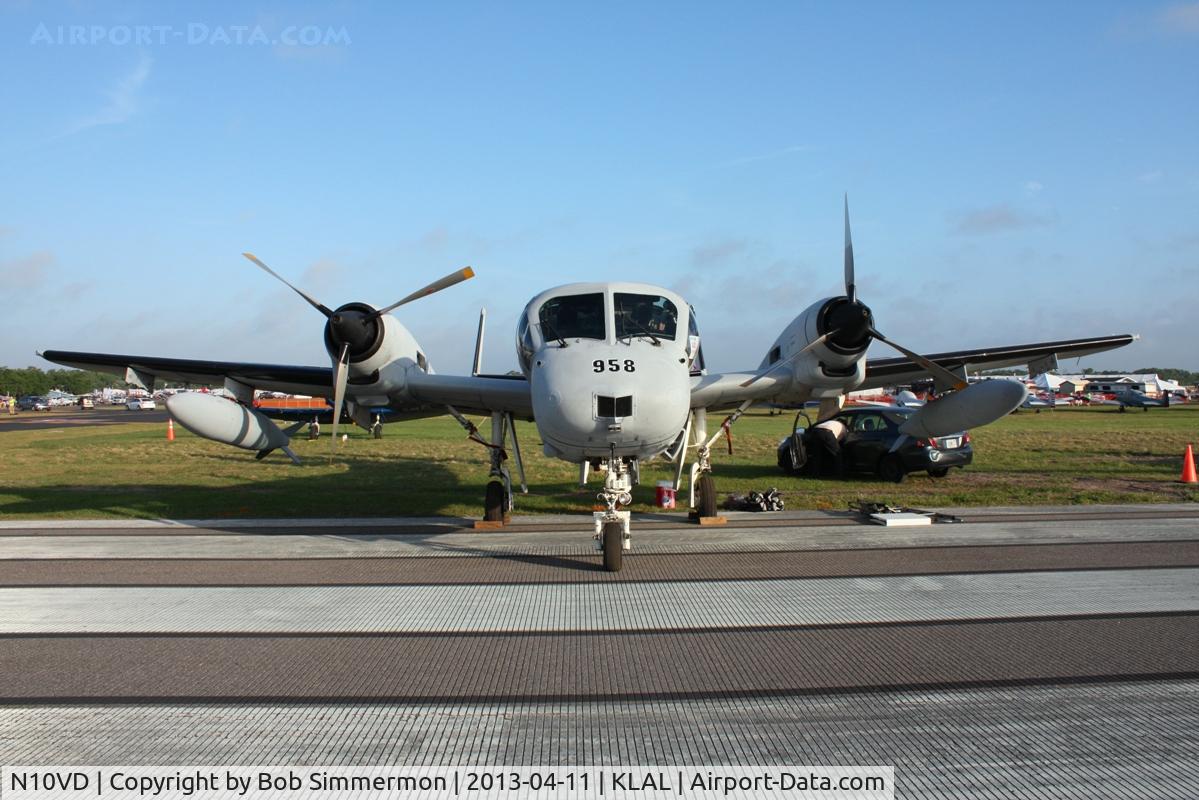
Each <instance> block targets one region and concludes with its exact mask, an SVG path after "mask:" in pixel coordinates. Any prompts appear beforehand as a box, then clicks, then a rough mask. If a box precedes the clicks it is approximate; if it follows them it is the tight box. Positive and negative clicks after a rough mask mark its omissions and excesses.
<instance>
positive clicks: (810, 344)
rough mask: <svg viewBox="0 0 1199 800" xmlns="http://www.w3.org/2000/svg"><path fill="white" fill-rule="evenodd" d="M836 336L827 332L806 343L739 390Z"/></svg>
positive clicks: (742, 386)
mask: <svg viewBox="0 0 1199 800" xmlns="http://www.w3.org/2000/svg"><path fill="white" fill-rule="evenodd" d="M836 334H837V331H835V330H834V331H829V332H828V333H826V334H824V335H823V336H818V337H816V338H815V339H813V340H812V341H810V342H808V343H807V344H806V345H805V346H804V348H803V349H802V350H799V351H797V352H795V353H792V354H791V355H789V356H787V357H786V358H784V359H783V360H782V361H777V362H775V363H774V364H771V365H770V366H769V367H767V368H766V369H764V370H762V371H761V372H759V373H758V374H757V375H754V376H753V377H752V378H750V379H749V380H747V381H745V382H744V383H742V384H741V388H742V389H747V388H749V387H750V386H753V385H754V384H755V383H757V382H758V381H760V380H762V379H763V378H765V377H766V376H767V375H769V374H770V373H772V372H774V371H775V370H776V369H781V368H782V367H784V366H786V365H787V364H790V363H791V362H792V361H794V360H795V359H797V358H799V357H800V356H802V355H803V354H804V353H806V352H808V351H809V350H812V349H813V348H815V347H816V346H817V345H821V344H824V343H825V342H827V341H828V340H829V338H830V337H832V336H835V335H836Z"/></svg>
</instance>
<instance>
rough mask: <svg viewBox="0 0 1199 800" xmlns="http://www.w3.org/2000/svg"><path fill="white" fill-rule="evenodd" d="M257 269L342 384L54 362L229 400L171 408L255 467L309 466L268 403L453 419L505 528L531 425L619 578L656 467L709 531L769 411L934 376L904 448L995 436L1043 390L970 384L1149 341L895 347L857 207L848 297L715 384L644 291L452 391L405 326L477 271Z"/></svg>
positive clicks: (825, 406)
mask: <svg viewBox="0 0 1199 800" xmlns="http://www.w3.org/2000/svg"><path fill="white" fill-rule="evenodd" d="M246 257H247V258H248V259H250V260H251V261H253V262H254V263H255V264H256V265H257V266H258V267H260V268H261V269H262V270H264V271H266V272H268V273H269V274H271V275H272V276H273V277H275V278H276V279H278V280H280V281H282V282H283V283H284V284H286V285H287V286H289V287H290V288H291V289H292V290H294V291H295V292H296V293H297V294H299V295H300V296H301V297H302V298H304V300H305V301H307V302H308V303H309V304H310V305H311V306H312V307H313V308H315V309H316V310H317V311H319V312H320V313H321V314H322V315H324V317H325V326H324V344H325V348H326V350H327V351H328V353H329V356H330V359H331V361H332V366H331V367H302V366H285V365H274V364H247V363H240V362H233V361H196V360H185V359H175V358H158V357H145V356H132V355H115V354H103V353H82V352H68V351H62V350H49V351H46V352H45V353H43V354H42V355H43V357H44V358H46V359H47V360H49V361H53V362H55V363H58V364H63V365H66V366H72V367H80V368H85V369H95V370H105V371H109V372H114V373H116V374H120V375H124V376H125V379H126V380H127V381H128V382H130V383H132V384H134V385H138V386H143V387H145V388H148V389H151V388H153V386H154V383H155V381H157V380H171V381H182V382H187V383H193V384H209V385H212V384H217V385H220V384H223V386H224V387H225V388H226V390H227V391H228V393H229V394H230V395H232V397H233V398H235V399H236V400H237V402H236V403H230V402H228V401H227V400H225V399H221V398H218V397H213V396H211V395H206V394H201V393H182V394H178V395H176V396H175V397H173V398H171V400H170V401H169V402H168V408H169V410H170V411H171V414H172V415H173V416H174V417H175V419H176V420H177V421H178V422H179V423H181V424H182V425H184V426H185V427H187V428H188V429H189V430H191V431H193V432H194V433H196V434H198V435H200V436H204V437H206V438H209V439H213V440H215V441H219V442H224V443H227V444H231V445H234V446H236V447H241V448H244V449H248V450H254V451H256V452H257V453H258V457H260V458H261V457H262V456H264V455H266V454H267V453H270V452H272V451H273V450H276V449H278V450H282V451H284V452H286V453H288V454H289V455H291V456H292V458H293V459H294V458H295V457H294V454H292V453H291V452H290V450H289V449H288V443H289V438H288V436H289V434H290V433H291V432H292V430H293V429H288V430H283V429H280V428H279V427H277V426H276V425H275V424H274V423H273V422H271V421H270V420H269V419H268V418H267V417H266V416H264V415H263V414H262V413H261V412H259V411H258V410H256V409H255V408H254V407H253V395H254V391H255V390H256V389H264V390H272V391H280V392H289V393H297V394H309V395H317V396H325V397H331V399H332V403H333V409H334V413H333V417H332V420H333V428H334V430H333V438H334V440H336V427H337V424H338V421H339V420H340V418H341V416H342V411H343V408H344V409H345V410H346V411H347V412H348V414H349V416H350V417H351V418H352V419H354V420H355V421H356V422H357V423H358V424H360V425H362V426H363V427H369V426H370V425H371V424H372V422H373V420H372V415H371V409H378V408H381V407H387V408H389V409H391V410H393V411H394V413H395V415H397V416H404V415H407V416H420V415H425V416H429V415H434V414H441V413H449V414H452V415H453V416H454V417H455V418H457V419H458V421H459V422H460V423H462V424H463V425H464V427H465V428H466V429H467V430H468V432H469V435H470V437H471V438H472V439H474V440H476V441H478V442H479V443H480V444H482V445H484V446H486V447H487V448H488V449H489V451H490V453H491V458H490V474H489V476H488V482H487V488H486V492H485V500H484V518H485V519H486V520H491V521H494V522H501V521H502V520H503V519H504V518H505V515H506V513H507V512H508V511H509V510H511V508H512V504H513V501H512V496H513V491H512V479H511V476H510V474H509V472H508V469H507V466H506V464H505V460H506V447H507V444H508V441H509V440H511V443H512V451H513V455H514V461H515V465H516V467H517V470H518V473H519V478H520V483H521V485H522V487H524V484H525V477H524V466H523V461H522V459H521V453H520V445H519V443H518V442H517V440H516V430H515V428H514V426H513V421H514V420H515V419H524V420H531V421H533V422H534V423H535V424H536V425H537V430H538V433H539V434H540V436H541V439H542V442H543V446H544V451H545V453H546V455H548V456H552V457H556V458H561V459H565V460H566V461H569V462H572V463H575V464H578V465H579V466H580V475H581V480H582V481H583V482H586V480H587V476H588V473H589V471H590V470H592V469H594V470H598V471H599V472H601V473H602V474H603V489H602V490H601V491H600V492H599V499H600V500H601V501H602V502H603V508H604V510H603V511H597V512H596V513H595V515H594V522H595V539H596V541H597V547H598V548H599V549H601V550H602V551H603V560H604V565H605V567H606V568H607V569H609V570H619V569H620V567H621V564H622V558H623V553H624V551H625V550H628V549H630V548H631V537H630V529H629V512H628V511H627V510H623V509H624V507H627V506H628V505H629V504H630V503H631V502H632V494H631V493H632V488H633V486H634V485H635V484H636V483H637V482H638V476H639V467H640V464H641V463H642V462H643V461H645V460H647V459H651V458H656V457H665V458H667V459H670V460H671V461H673V462H674V464H675V486H676V488H679V487H680V486H681V483H682V477H683V473H684V471H688V472H689V478H690V480H689V483H688V486H689V499H690V505H691V507H692V508H694V509H696V511H697V512H698V514H699V516H701V517H712V516H715V514H716V487H715V483H714V481H713V478H712V472H713V466H712V464H713V449H712V448H713V445H714V444H715V443H716V441H717V439H718V438H719V437H720V436H721V435H722V434H724V433H725V432H727V430H728V429H729V427H730V426H731V425H733V424H734V423H735V422H736V421H737V419H738V418H739V417H740V416H741V415H742V414H743V413H744V412H745V411H746V409H748V408H749V407H750V406H751V405H753V404H754V403H759V402H773V403H780V404H803V403H805V402H808V401H818V402H819V404H820V406H821V417H824V416H827V415H829V414H831V413H833V412H834V411H835V410H836V409H838V408H839V407H840V405H841V403H842V402H843V399H844V396H845V395H846V394H847V393H848V392H850V391H853V390H856V389H871V388H881V387H884V386H892V385H896V384H904V383H910V382H911V381H913V380H918V379H927V378H929V377H930V376H931V377H932V379H933V380H934V381H935V383H936V384H937V389H938V393H939V394H940V395H941V396H940V397H938V399H937V400H935V401H932V402H930V403H927V404H926V405H925V406H923V407H922V408H921V409H920V410H919V411H918V412H916V413H915V414H913V415H912V416H911V419H909V420H908V421H907V422H906V423H905V425H904V429H903V433H905V434H907V435H909V436H915V437H926V436H934V437H935V436H941V435H943V434H945V433H950V432H954V431H960V430H965V429H968V428H975V427H978V426H980V425H984V424H987V423H989V422H993V421H995V420H997V419H1000V418H1001V417H1003V416H1005V415H1006V414H1008V413H1009V412H1010V411H1012V410H1013V409H1014V408H1016V407H1017V406H1019V405H1020V404H1021V403H1022V402H1024V399H1025V396H1026V394H1027V390H1026V389H1025V388H1024V386H1022V385H1021V384H1019V383H1014V382H1011V381H984V382H981V383H976V384H973V385H968V384H967V381H966V377H965V376H966V371H967V370H968V369H990V368H999V367H1007V366H1015V365H1019V364H1032V363H1039V362H1041V361H1043V360H1044V359H1047V358H1053V357H1056V356H1084V355H1089V354H1091V353H1098V352H1102V351H1104V350H1110V349H1113V348H1116V347H1121V346H1124V345H1126V344H1128V343H1129V342H1131V341H1133V338H1134V337H1133V336H1130V335H1119V336H1105V337H1097V338H1089V339H1072V340H1068V341H1056V342H1041V343H1035V344H1024V345H1015V346H1006V347H995V348H986V349H976V350H960V351H953V352H945V353H937V354H933V355H929V356H923V355H920V354H918V353H915V352H913V351H911V350H909V349H907V348H905V347H903V346H902V345H899V344H897V343H895V342H893V341H891V340H890V339H888V338H887V337H885V336H884V335H883V334H882V333H880V332H879V331H878V330H877V329H876V328H875V327H874V318H873V315H872V313H871V311H870V309H869V307H867V306H866V305H865V304H864V303H862V302H861V300H859V299H858V295H857V286H856V282H855V277H854V257H853V245H852V241H851V237H850V230H849V208H848V202H847V203H846V208H845V256H844V278H845V292H844V294H842V295H838V296H836V297H828V298H823V299H821V300H818V301H816V302H815V303H813V304H811V305H810V306H808V307H807V308H806V309H804V310H803V311H801V312H800V313H799V314H798V315H797V316H796V317H795V319H794V320H793V321H792V322H791V323H790V324H789V325H787V327H786V328H784V329H783V331H782V333H781V334H779V336H778V338H776V339H775V341H774V343H773V345H772V346H771V348H770V349H769V350H768V352H767V355H766V357H765V358H764V359H763V360H762V362H761V364H760V365H759V367H758V368H757V369H756V370H748V371H744V372H726V373H712V372H709V371H708V370H707V369H706V368H705V365H704V358H703V351H702V347H701V339H700V332H699V326H698V324H697V322H696V315H695V309H694V308H692V307H691V306H690V305H689V304H688V303H687V301H686V300H685V299H684V298H683V297H682V296H680V295H679V294H676V293H675V292H672V291H670V290H668V289H664V288H662V287H658V286H651V285H649V284H644V283H624V282H602V283H575V284H569V285H566V286H559V287H557V288H554V289H549V290H547V291H544V292H542V293H541V294H538V295H537V296H536V297H534V298H533V299H532V300H530V301H529V303H528V305H527V306H526V307H525V309H524V312H523V313H522V314H521V316H520V321H519V323H518V326H517V331H516V355H517V360H518V362H519V364H520V372H519V373H518V374H515V375H483V374H479V371H478V364H479V358H478V356H479V347H478V344H476V359H475V370H474V371H473V373H472V374H471V375H440V374H437V373H435V372H434V371H433V369H432V368H431V366H430V364H429V360H428V357H427V356H426V354H425V352H424V350H423V349H422V348H421V346H420V345H419V344H418V343H417V341H416V339H415V338H414V337H413V335H412V334H411V333H409V331H408V329H407V328H405V327H404V326H403V325H402V324H401V323H400V321H399V320H398V319H396V318H395V317H394V316H392V315H391V313H390V312H391V311H393V310H395V309H396V308H398V307H400V306H402V305H404V304H406V303H409V302H412V301H413V300H416V299H419V298H421V297H425V296H427V295H430V294H433V293H434V292H437V291H440V290H441V289H444V288H447V287H449V286H452V285H454V284H456V283H458V282H460V281H463V280H466V279H467V278H470V277H471V276H472V275H473V272H472V271H471V270H470V268H469V267H468V268H466V269H464V270H460V271H458V272H454V273H451V274H450V275H447V276H446V277H444V278H442V279H441V280H438V281H435V282H434V283H432V284H430V285H429V286H426V287H425V288H423V289H421V290H420V291H417V292H414V293H412V294H410V295H408V296H407V297H405V298H404V299H402V300H400V301H398V302H395V303H392V304H391V305H389V306H385V307H383V308H375V307H373V306H371V305H368V304H366V303H361V302H353V303H347V304H345V305H342V306H340V307H338V308H336V309H330V308H328V307H327V306H325V305H324V304H322V303H320V302H318V301H317V300H315V299H313V298H312V297H310V296H309V295H307V294H306V293H304V292H303V291H302V290H300V289H298V288H297V287H295V286H292V285H291V284H290V283H288V282H287V281H286V280H284V279H283V278H282V277H280V276H279V275H278V274H276V273H275V272H274V271H273V270H271V269H270V267H268V266H267V265H266V264H265V263H263V262H262V261H260V260H259V259H258V258H256V257H255V256H253V255H250V254H246ZM481 322H482V321H480V328H479V341H481V339H482V324H481ZM876 340H877V341H879V342H882V343H884V344H887V345H889V346H891V347H893V348H894V349H895V350H897V351H898V352H899V353H901V354H902V355H901V356H900V357H897V358H884V359H867V358H866V350H867V348H868V347H869V346H870V344H871V342H873V341H876ZM724 410H730V411H731V412H732V413H730V414H729V415H728V416H726V417H725V419H724V420H723V422H721V424H720V425H719V426H718V427H717V429H716V430H715V431H711V430H709V425H708V414H709V413H710V412H718V411H724ZM468 413H470V414H483V415H488V416H490V418H491V426H490V427H491V430H490V436H483V435H482V434H481V433H480V432H479V431H478V430H477V429H476V428H475V426H474V424H473V423H471V422H470V421H469V420H468V419H467V418H466V417H465V416H464V415H465V414H468ZM300 424H302V423H300ZM294 427H299V425H297V426H294ZM688 463H690V468H689V470H688V466H687V465H688Z"/></svg>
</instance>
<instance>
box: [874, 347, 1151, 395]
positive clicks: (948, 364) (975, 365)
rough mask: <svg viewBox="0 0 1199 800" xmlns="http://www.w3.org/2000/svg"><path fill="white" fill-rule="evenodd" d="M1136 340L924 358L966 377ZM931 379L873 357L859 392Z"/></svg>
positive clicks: (899, 361) (917, 369)
mask: <svg viewBox="0 0 1199 800" xmlns="http://www.w3.org/2000/svg"><path fill="white" fill-rule="evenodd" d="M1135 340H1136V337H1135V336H1132V335H1131V334H1121V335H1118V336H1099V337H1095V338H1090V339H1067V340H1064V341H1060V342H1035V343H1033V344H1017V345H1008V346H1005V347H986V348H981V349H978V350H955V351H953V352H949V353H933V354H931V355H927V356H925V357H926V358H928V360H930V361H932V362H934V363H936V364H938V365H940V366H942V367H945V368H946V369H948V370H949V371H951V372H957V373H959V374H962V375H964V374H965V373H966V372H970V371H974V370H982V369H1002V368H1004V367H1017V366H1022V365H1030V364H1036V363H1037V362H1044V363H1049V361H1047V360H1048V359H1055V358H1077V357H1080V356H1089V355H1092V354H1094V353H1102V352H1104V351H1105V350H1114V349H1116V348H1117V347H1123V346H1124V345H1126V344H1130V343H1132V342H1133V341H1135ZM1030 371H1031V370H1030ZM1042 371H1043V372H1044V371H1048V370H1042ZM928 377H931V376H930V375H929V373H928V372H927V371H926V370H925V369H924V368H923V367H921V366H920V365H918V364H916V363H915V362H913V361H912V360H911V359H909V358H906V357H900V358H870V359H867V360H866V380H865V381H864V382H863V383H862V385H861V386H859V387H858V389H879V388H882V387H884V386H894V385H895V384H897V383H911V382H912V381H914V380H920V379H921V378H928Z"/></svg>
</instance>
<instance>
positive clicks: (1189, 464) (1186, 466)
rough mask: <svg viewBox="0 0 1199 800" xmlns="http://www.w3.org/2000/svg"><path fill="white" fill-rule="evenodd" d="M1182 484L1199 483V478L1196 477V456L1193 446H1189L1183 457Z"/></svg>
mask: <svg viewBox="0 0 1199 800" xmlns="http://www.w3.org/2000/svg"><path fill="white" fill-rule="evenodd" d="M1182 482H1183V483H1199V478H1197V477H1195V454H1194V453H1193V452H1192V451H1191V446H1190V445H1189V444H1188V445H1187V451H1186V453H1185V454H1184V455H1183V457H1182Z"/></svg>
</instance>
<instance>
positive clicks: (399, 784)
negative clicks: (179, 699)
mask: <svg viewBox="0 0 1199 800" xmlns="http://www.w3.org/2000/svg"><path fill="white" fill-rule="evenodd" d="M894 778H895V770H894V768H893V767H889V766H855V767H846V766H798V765H797V766H776V767H738V766H677V765H674V766H656V767H648V766H564V767H560V766H552V767H551V766H546V767H528V766H523V767H514V766H494V765H493V766H477V767H476V766H455V767H446V766H439V767H278V766H275V767H228V766H217V767H179V766H167V767H133V766H130V767H98V766H85V767H80V766H56V767H24V766H13V767H3V768H0V800H72V799H73V798H78V799H79V800H83V798H96V797H100V798H111V800H145V799H146V798H154V800H159V799H162V798H166V799H170V800H173V799H174V798H185V799H186V800H226V798H250V799H252V800H268V798H269V800H318V799H319V800H333V799H334V798H336V800H359V798H361V799H362V800H365V799H366V798H371V799H372V800H374V799H375V798H404V800H459V798H461V799H462V800H607V798H613V799H615V798H623V797H628V796H634V797H638V798H642V800H668V798H685V800H731V799H732V798H737V799H738V800H742V799H744V800H757V799H758V798H763V799H764V798H786V799H787V800H809V798H811V799H812V800H816V799H817V798H818V799H819V800H894V797H895V781H894Z"/></svg>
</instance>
